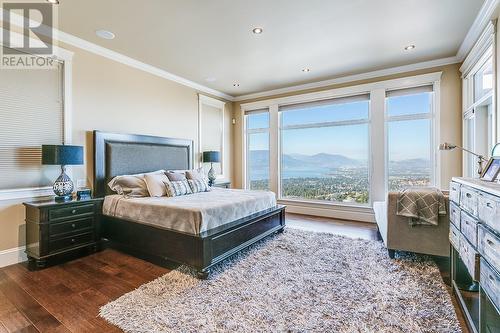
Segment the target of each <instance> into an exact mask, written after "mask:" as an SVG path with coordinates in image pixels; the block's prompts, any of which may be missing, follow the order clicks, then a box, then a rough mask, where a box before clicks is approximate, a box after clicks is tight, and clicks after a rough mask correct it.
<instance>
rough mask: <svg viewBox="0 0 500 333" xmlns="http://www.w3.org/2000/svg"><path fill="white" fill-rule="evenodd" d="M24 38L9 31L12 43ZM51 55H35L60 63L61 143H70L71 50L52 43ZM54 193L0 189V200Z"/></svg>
mask: <svg viewBox="0 0 500 333" xmlns="http://www.w3.org/2000/svg"><path fill="white" fill-rule="evenodd" d="M23 40H24V36H23V35H22V34H20V33H17V32H13V31H12V32H11V41H12V43H21V42H22V41H23ZM29 40H30V43H32V44H33V43H36V42H37V40H35V39H33V38H31V37H30V38H29ZM0 46H2V47H3V46H4V44H3V42H2V41H1V40H0ZM52 53H53V54H52V55H37V56H40V57H47V58H48V57H51V58H53V59H55V60H57V61H60V62H61V63H62V85H63V86H62V99H63V143H64V144H68V145H69V144H71V143H72V135H73V128H72V115H73V109H72V106H73V94H72V91H73V90H72V87H73V85H72V84H73V54H74V53H73V52H72V51H69V50H66V49H64V48H62V47H59V46H56V45H52ZM66 174H68V176H69V177H72V168H71V166H68V167H67V169H66ZM52 195H54V191H53V190H52V186H43V187H29V188H19V189H3V190H0V202H1V201H6V200H18V199H25V198H37V197H45V196H52Z"/></svg>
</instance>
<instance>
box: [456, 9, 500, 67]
mask: <svg viewBox="0 0 500 333" xmlns="http://www.w3.org/2000/svg"><path fill="white" fill-rule="evenodd" d="M499 3H500V0H486V1H485V2H484V4H483V6H482V7H481V9H480V10H479V13H478V14H477V16H476V19H475V20H474V23H472V26H471V27H470V29H469V31H468V32H467V35H466V36H465V39H464V40H463V42H462V44H461V45H460V48H459V49H458V52H457V58H458V60H459V61H462V60H464V59H465V57H466V56H467V54H468V53H469V52H470V50H471V49H472V47H473V46H474V44H475V43H476V41H477V40H478V38H479V37H480V36H481V34H482V33H483V30H484V28H485V27H486V25H487V24H488V22H489V21H490V20H491V18H492V16H493V14H494V12H495V10H496V9H497V7H498V4H499Z"/></svg>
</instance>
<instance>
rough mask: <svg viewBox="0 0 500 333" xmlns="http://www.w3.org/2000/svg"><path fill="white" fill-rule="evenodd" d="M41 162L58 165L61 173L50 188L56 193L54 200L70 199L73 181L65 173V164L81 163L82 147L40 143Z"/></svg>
mask: <svg viewBox="0 0 500 333" xmlns="http://www.w3.org/2000/svg"><path fill="white" fill-rule="evenodd" d="M42 164H43V165H60V166H61V175H60V176H59V177H58V178H57V179H56V181H55V182H54V185H53V186H52V189H53V190H54V193H55V194H56V198H55V199H56V201H68V200H71V194H72V193H73V182H72V181H71V178H69V177H68V175H67V174H66V166H67V165H82V164H83V147H82V146H67V145H42Z"/></svg>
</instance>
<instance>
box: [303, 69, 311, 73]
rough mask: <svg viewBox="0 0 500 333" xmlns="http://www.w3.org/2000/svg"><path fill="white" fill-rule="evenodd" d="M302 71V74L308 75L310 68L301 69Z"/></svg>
mask: <svg viewBox="0 0 500 333" xmlns="http://www.w3.org/2000/svg"><path fill="white" fill-rule="evenodd" d="M302 71H303V72H304V73H309V72H310V71H311V69H310V68H303V69H302Z"/></svg>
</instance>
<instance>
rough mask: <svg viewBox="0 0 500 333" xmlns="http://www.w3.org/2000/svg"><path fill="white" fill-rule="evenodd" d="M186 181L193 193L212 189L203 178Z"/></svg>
mask: <svg viewBox="0 0 500 333" xmlns="http://www.w3.org/2000/svg"><path fill="white" fill-rule="evenodd" d="M188 183H189V186H190V187H191V190H192V191H193V193H198V192H210V191H211V190H212V189H211V188H210V186H208V182H207V181H206V180H205V179H188Z"/></svg>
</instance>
